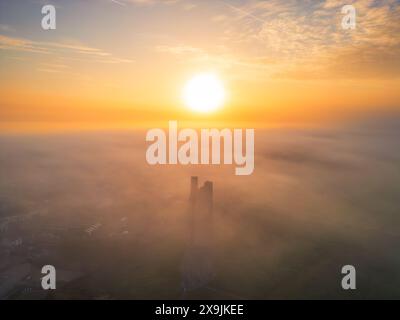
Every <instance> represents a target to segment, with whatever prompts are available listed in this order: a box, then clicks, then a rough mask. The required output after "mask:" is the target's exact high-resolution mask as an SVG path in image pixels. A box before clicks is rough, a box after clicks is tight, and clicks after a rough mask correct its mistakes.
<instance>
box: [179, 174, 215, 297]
mask: <svg viewBox="0 0 400 320" xmlns="http://www.w3.org/2000/svg"><path fill="white" fill-rule="evenodd" d="M188 215H189V228H188V233H189V237H188V246H187V249H186V252H185V255H184V259H183V270H182V271H183V274H182V286H183V290H184V292H187V291H191V290H194V289H199V288H201V287H203V286H205V285H206V284H207V283H208V282H209V281H210V280H211V279H212V278H213V275H214V268H213V260H214V259H213V246H214V243H213V241H214V237H213V183H212V182H211V181H206V182H205V183H204V185H203V186H202V187H200V188H199V187H198V178H197V177H191V183H190V196H189V212H188Z"/></svg>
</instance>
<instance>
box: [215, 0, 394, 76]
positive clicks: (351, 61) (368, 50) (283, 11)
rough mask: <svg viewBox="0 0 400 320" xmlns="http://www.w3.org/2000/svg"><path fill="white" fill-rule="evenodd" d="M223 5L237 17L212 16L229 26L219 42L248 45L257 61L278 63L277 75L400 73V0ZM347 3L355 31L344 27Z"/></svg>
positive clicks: (216, 20) (260, 2)
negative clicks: (352, 9)
mask: <svg viewBox="0 0 400 320" xmlns="http://www.w3.org/2000/svg"><path fill="white" fill-rule="evenodd" d="M223 3H224V4H225V5H226V6H227V7H229V8H231V9H232V13H233V14H231V15H228V14H226V13H225V14H224V15H223V16H221V14H217V15H215V16H214V17H212V18H211V19H212V20H213V21H214V22H217V23H221V24H222V26H223V27H224V28H225V32H224V38H223V39H222V40H221V41H224V43H229V44H232V43H233V44H235V45H241V46H242V47H246V48H247V51H248V55H249V56H250V57H253V59H255V60H258V61H263V60H265V61H271V60H276V61H279V64H280V67H279V68H277V72H276V74H275V76H277V77H289V78H291V77H295V78H297V77H302V76H303V77H305V78H320V77H328V76H333V77H357V78H358V77H387V76H390V77H391V76H396V75H397V76H398V75H399V74H400V62H399V61H400V38H399V37H398V34H399V32H400V24H399V21H400V3H399V2H398V1H395V0H386V1H379V2H377V1H373V0H358V1H356V0H351V1H346V3H344V2H343V1H339V0H326V1H322V2H314V1H304V2H303V1H302V2H299V1H295V0H286V1H280V0H271V1H248V2H246V3H244V4H242V5H235V6H233V5H232V4H230V3H227V2H226V1H223ZM344 4H353V5H354V6H355V8H356V12H357V27H356V30H343V29H342V28H341V19H342V17H343V14H342V13H341V7H342V6H343V5H344ZM255 52H256V53H257V54H255ZM260 58H261V59H260Z"/></svg>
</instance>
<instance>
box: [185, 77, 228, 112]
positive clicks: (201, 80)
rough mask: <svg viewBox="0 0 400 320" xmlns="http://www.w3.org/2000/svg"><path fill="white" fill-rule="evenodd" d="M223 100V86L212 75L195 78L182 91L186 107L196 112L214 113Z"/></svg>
mask: <svg viewBox="0 0 400 320" xmlns="http://www.w3.org/2000/svg"><path fill="white" fill-rule="evenodd" d="M224 99H225V90H224V86H223V85H222V82H221V81H220V80H219V79H218V77H217V76H216V75H214V74H212V73H203V74H199V75H197V76H195V77H194V78H192V79H191V80H190V81H189V82H188V83H187V84H186V85H185V87H184V89H183V100H184V102H185V104H186V106H188V107H189V108H190V109H192V110H194V111H198V112H210V111H214V110H215V109H217V108H218V107H220V106H221V105H222V103H223V102H224Z"/></svg>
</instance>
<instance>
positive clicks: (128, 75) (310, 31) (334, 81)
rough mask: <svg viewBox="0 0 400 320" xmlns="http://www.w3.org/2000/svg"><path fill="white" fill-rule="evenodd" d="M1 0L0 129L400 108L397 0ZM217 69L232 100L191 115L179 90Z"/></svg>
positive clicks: (303, 118)
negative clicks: (352, 22) (348, 20)
mask: <svg viewBox="0 0 400 320" xmlns="http://www.w3.org/2000/svg"><path fill="white" fill-rule="evenodd" d="M348 2H349V3H353V4H354V6H355V7H356V9H357V27H356V29H355V30H343V29H342V28H341V24H340V21H341V18H342V16H343V15H342V14H341V12H340V8H341V6H342V1H336V0H327V1H315V2H313V4H308V5H305V4H299V2H298V1H292V0H289V1H278V0H274V1H231V2H224V1H202V2H198V1H184V0H180V1H179V0H174V1H157V0H152V1H145V0H141V1H134V0H131V1H119V3H115V2H113V1H107V0H104V1H100V0H98V1H97V0H96V1H90V3H87V2H86V1H70V2H68V3H66V2H62V1H58V2H57V1H53V3H54V4H55V5H56V8H57V17H58V20H57V29H56V30H52V31H44V30H42V29H41V27H40V20H41V16H40V14H38V12H39V13H40V8H41V6H40V4H39V3H38V2H35V1H32V2H30V1H27V2H25V3H13V2H9V1H1V2H0V4H1V8H0V12H1V16H0V66H1V70H2V72H1V79H0V84H1V87H0V104H1V108H0V129H2V130H6V131H9V130H11V131H20V130H22V131H23V130H27V131H30V130H46V129H49V130H56V129H62V130H65V129H92V128H118V127H124V128H128V127H132V128H134V127H154V126H158V125H161V124H163V123H165V124H166V123H167V122H168V120H180V121H184V120H185V121H192V122H194V123H195V122H197V123H198V124H200V123H201V124H203V123H208V124H217V123H218V124H221V125H231V124H232V125H234V124H239V123H242V124H245V125H246V126H247V125H249V126H253V127H260V126H269V125H280V124H304V123H323V122H327V121H328V122H329V121H332V120H340V119H344V118H348V117H354V116H355V117H357V116H359V115H365V114H367V113H368V112H376V111H377V110H378V111H382V112H383V111H385V110H398V109H399V107H400V106H399V101H400V90H398V88H399V87H400V79H399V75H400V59H399V58H400V39H399V36H398V34H399V31H400V26H399V25H400V24H399V23H398V21H399V17H400V4H399V2H398V1H394V0H388V1H380V2H379V3H377V2H375V1H371V0H363V1H348ZM206 71H213V72H215V73H217V74H218V75H219V77H220V78H221V79H222V81H223V82H224V86H225V88H226V91H227V96H228V97H227V100H226V103H225V104H224V106H223V108H222V109H221V110H219V111H218V112H215V113H212V114H206V115H198V114H194V113H193V112H191V111H189V110H188V109H187V108H186V107H185V106H184V104H183V102H182V99H181V91H182V88H183V86H184V85H185V83H186V82H187V81H188V80H189V79H190V78H191V77H192V76H193V75H195V74H197V73H201V72H206Z"/></svg>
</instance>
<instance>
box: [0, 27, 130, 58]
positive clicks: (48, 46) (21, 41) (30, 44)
mask: <svg viewBox="0 0 400 320" xmlns="http://www.w3.org/2000/svg"><path fill="white" fill-rule="evenodd" d="M0 49H3V50H14V51H26V52H33V53H38V54H57V55H61V56H62V55H63V54H67V53H68V54H74V55H79V56H88V58H89V57H90V59H91V60H92V61H97V62H103V63H129V62H132V60H130V59H122V58H117V57H114V56H113V55H112V54H111V53H109V52H106V51H103V50H101V49H98V48H94V47H89V46H86V45H82V44H76V43H66V42H41V41H33V40H29V39H25V38H15V37H8V36H5V35H1V34H0ZM94 57H95V58H96V59H95V60H93V58H94Z"/></svg>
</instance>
